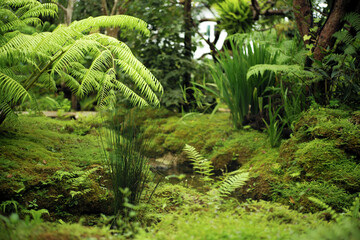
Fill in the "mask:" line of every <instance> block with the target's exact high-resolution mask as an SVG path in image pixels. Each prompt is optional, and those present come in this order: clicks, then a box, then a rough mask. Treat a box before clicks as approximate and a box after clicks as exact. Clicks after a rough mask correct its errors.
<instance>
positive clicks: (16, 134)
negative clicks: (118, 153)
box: [0, 115, 102, 202]
mask: <svg viewBox="0 0 360 240" xmlns="http://www.w3.org/2000/svg"><path fill="white" fill-rule="evenodd" d="M72 122H73V121H64V120H57V119H50V118H45V117H33V116H21V115H20V116H19V117H18V121H17V122H16V125H10V124H9V123H7V125H3V126H1V128H0V159H1V161H2V163H4V164H2V166H1V167H0V168H1V170H2V171H1V174H0V180H1V181H0V195H1V197H0V200H8V199H11V198H19V199H21V200H20V201H21V202H23V201H24V199H22V198H23V196H21V194H24V193H23V192H26V193H27V192H30V191H32V190H33V189H34V188H36V187H39V186H41V185H42V183H45V182H47V181H48V180H49V179H50V178H51V176H52V175H53V174H54V173H55V172H56V171H58V170H68V171H76V170H79V169H83V168H84V167H87V166H89V165H91V164H94V163H101V162H102V153H101V148H100V145H99V139H98V137H97V136H94V135H92V134H88V135H86V136H79V135H77V134H74V133H73V134H70V133H68V132H67V131H64V129H65V127H66V126H67V125H69V124H74V123H72ZM77 124H81V123H77ZM20 189H23V191H22V192H21V193H18V190H20ZM30 199H31V197H30Z"/></svg>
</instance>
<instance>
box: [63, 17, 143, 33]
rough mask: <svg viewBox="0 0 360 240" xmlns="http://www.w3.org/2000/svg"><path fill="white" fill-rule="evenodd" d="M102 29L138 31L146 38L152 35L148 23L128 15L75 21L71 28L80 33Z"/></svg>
mask: <svg viewBox="0 0 360 240" xmlns="http://www.w3.org/2000/svg"><path fill="white" fill-rule="evenodd" d="M100 27H119V28H123V29H128V30H136V31H139V32H140V33H142V34H144V35H145V36H149V35H150V31H149V30H148V29H147V23H146V22H145V21H143V20H141V19H139V18H136V17H131V16H127V15H115V16H100V17H95V18H92V17H90V18H87V19H83V20H80V21H74V22H72V23H71V25H70V26H69V28H72V29H75V30H76V31H79V32H84V31H88V32H89V31H90V30H91V29H93V28H100Z"/></svg>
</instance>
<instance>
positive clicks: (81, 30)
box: [0, 1, 162, 118]
mask: <svg viewBox="0 0 360 240" xmlns="http://www.w3.org/2000/svg"><path fill="white" fill-rule="evenodd" d="M28 2H29V1H24V2H20V3H19V5H15V8H17V7H20V8H19V10H21V9H23V8H22V7H23V6H24V5H26V4H27V3H28ZM30 2H37V1H30ZM26 6H27V5H26ZM55 6H56V5H55ZM30 7H33V6H32V5H30ZM3 8H4V6H3ZM3 8H2V9H3ZM40 12H43V11H40ZM45 12H46V11H45ZM26 16H27V15H26ZM101 27H120V28H122V29H131V30H136V31H138V32H140V33H142V34H144V35H149V30H148V29H147V28H146V27H147V24H146V23H145V22H144V21H142V20H140V19H137V18H134V17H130V16H125V15H122V16H121V15H117V16H111V17H106V16H101V17H96V18H91V17H90V18H88V19H84V20H80V21H74V22H73V23H72V24H71V25H70V26H68V27H66V26H58V27H57V28H56V29H55V30H54V31H53V32H43V33H38V34H33V35H27V34H23V33H21V32H18V31H14V32H7V33H5V34H4V33H3V34H2V35H1V37H2V39H3V40H4V41H3V42H2V43H1V45H0V86H1V88H0V93H1V96H2V98H1V99H0V100H1V101H0V107H1V111H2V117H3V118H4V117H5V116H6V114H7V113H8V112H10V111H11V109H12V108H13V106H15V105H17V104H18V103H21V102H23V101H24V100H25V99H26V98H30V95H29V92H28V90H29V89H30V88H31V87H33V86H34V84H37V83H43V84H45V85H46V86H47V87H48V88H50V89H54V87H55V84H56V81H57V80H61V81H63V82H65V84H66V85H67V86H68V87H69V88H70V89H71V90H72V91H73V92H74V93H76V94H77V95H78V96H79V97H84V96H85V95H87V94H89V93H91V92H93V91H95V92H97V93H98V96H97V98H98V100H99V101H98V102H99V104H100V105H103V104H106V103H109V102H110V99H112V98H113V97H114V95H115V91H113V90H118V91H120V92H121V93H122V94H123V96H124V97H125V98H127V99H129V100H130V101H131V102H132V103H133V104H135V105H138V106H146V105H148V103H149V102H150V103H152V104H155V105H158V104H159V101H158V98H157V96H156V95H155V93H154V92H156V91H159V92H162V86H161V84H160V83H159V82H158V81H157V80H156V78H155V77H154V76H153V75H152V74H151V72H150V71H149V70H148V69H147V68H146V67H145V66H144V65H143V64H141V63H140V62H139V61H138V60H137V59H136V58H135V57H134V55H133V54H132V53H131V51H130V48H129V47H127V46H126V45H125V44H124V43H122V42H120V41H118V40H117V39H114V38H111V37H109V36H106V35H104V34H101V33H93V34H88V33H89V32H91V30H96V29H99V28H101ZM5 30H6V31H10V30H13V29H12V28H6V29H5ZM19 66H20V68H19ZM24 66H26V67H27V68H26V67H24ZM118 72H119V73H121V74H119V73H118ZM123 75H127V76H129V78H130V79H131V80H132V82H133V84H134V89H131V88H129V87H128V86H127V85H125V84H124V83H123V82H122V81H121V76H123ZM140 95H141V96H140Z"/></svg>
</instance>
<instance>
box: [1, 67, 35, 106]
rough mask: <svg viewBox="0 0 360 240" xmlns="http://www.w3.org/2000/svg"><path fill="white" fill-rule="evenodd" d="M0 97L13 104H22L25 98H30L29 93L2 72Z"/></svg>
mask: <svg viewBox="0 0 360 240" xmlns="http://www.w3.org/2000/svg"><path fill="white" fill-rule="evenodd" d="M0 95H1V96H2V97H5V96H8V97H9V99H8V101H9V102H13V103H17V102H18V101H21V102H22V101H24V100H25V99H26V98H27V97H29V98H30V95H29V93H28V92H27V91H26V90H25V88H24V87H23V86H22V85H21V84H20V83H19V82H18V81H16V80H15V79H13V78H11V77H10V76H8V75H6V74H4V73H3V72H0ZM10 97H11V98H10ZM10 99H11V100H10Z"/></svg>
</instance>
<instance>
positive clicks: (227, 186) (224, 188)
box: [217, 172, 249, 197]
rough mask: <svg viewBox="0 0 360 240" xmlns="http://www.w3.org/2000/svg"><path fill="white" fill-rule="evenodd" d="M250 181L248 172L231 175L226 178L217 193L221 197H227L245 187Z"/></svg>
mask: <svg viewBox="0 0 360 240" xmlns="http://www.w3.org/2000/svg"><path fill="white" fill-rule="evenodd" d="M247 180H249V173H248V172H240V173H238V174H236V175H231V176H228V177H227V178H225V180H224V181H223V182H222V183H221V184H220V186H219V187H218V189H217V191H218V192H219V195H220V196H221V197H227V196H229V195H230V194H231V193H232V192H234V191H235V190H236V189H237V188H240V187H242V186H244V184H245V182H246V181H247Z"/></svg>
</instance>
